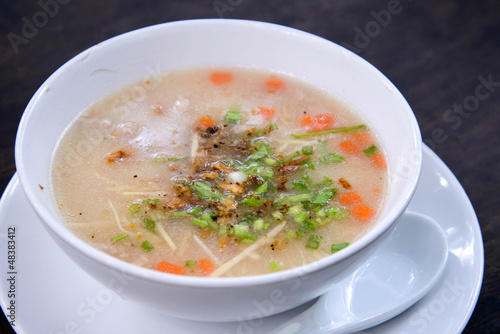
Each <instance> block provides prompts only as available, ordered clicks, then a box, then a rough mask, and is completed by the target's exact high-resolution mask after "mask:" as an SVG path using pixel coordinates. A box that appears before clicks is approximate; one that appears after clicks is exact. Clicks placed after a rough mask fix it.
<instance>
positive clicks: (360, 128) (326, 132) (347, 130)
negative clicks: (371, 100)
mask: <svg viewBox="0 0 500 334" xmlns="http://www.w3.org/2000/svg"><path fill="white" fill-rule="evenodd" d="M364 130H366V125H364V124H361V125H355V126H344V127H340V128H333V129H328V130H320V131H312V132H305V133H292V137H295V138H310V137H316V136H324V135H329V134H335V133H350V132H359V131H364Z"/></svg>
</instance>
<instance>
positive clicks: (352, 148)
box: [339, 140, 360, 154]
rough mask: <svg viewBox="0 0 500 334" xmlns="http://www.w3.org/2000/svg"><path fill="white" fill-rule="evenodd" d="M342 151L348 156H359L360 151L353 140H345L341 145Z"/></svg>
mask: <svg viewBox="0 0 500 334" xmlns="http://www.w3.org/2000/svg"><path fill="white" fill-rule="evenodd" d="M339 147H340V150H341V151H342V152H344V153H347V154H358V153H359V152H360V149H359V147H358V145H356V143H355V142H353V141H352V140H344V141H343V142H341V143H340V144H339Z"/></svg>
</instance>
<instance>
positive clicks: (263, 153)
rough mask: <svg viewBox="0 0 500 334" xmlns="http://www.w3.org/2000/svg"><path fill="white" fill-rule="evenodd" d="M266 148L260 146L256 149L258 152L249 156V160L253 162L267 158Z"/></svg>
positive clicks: (267, 151)
mask: <svg viewBox="0 0 500 334" xmlns="http://www.w3.org/2000/svg"><path fill="white" fill-rule="evenodd" d="M268 148H269V147H268V146H267V145H261V146H260V147H259V148H258V150H257V151H256V152H255V153H253V154H252V155H251V156H250V158H252V159H253V160H259V159H262V158H264V157H267V156H269V150H268Z"/></svg>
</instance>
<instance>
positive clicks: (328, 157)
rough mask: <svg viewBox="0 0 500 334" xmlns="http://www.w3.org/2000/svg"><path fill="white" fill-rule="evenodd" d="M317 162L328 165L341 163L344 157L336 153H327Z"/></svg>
mask: <svg viewBox="0 0 500 334" xmlns="http://www.w3.org/2000/svg"><path fill="white" fill-rule="evenodd" d="M318 161H319V162H320V163H322V164H328V163H330V162H342V161H344V157H343V156H341V155H340V154H338V153H328V154H325V155H324V156H321V157H319V159H318Z"/></svg>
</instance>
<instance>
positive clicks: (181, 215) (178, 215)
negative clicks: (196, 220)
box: [170, 211, 188, 218]
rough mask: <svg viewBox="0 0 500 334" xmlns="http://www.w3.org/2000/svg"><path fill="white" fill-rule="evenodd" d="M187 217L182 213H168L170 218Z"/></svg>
mask: <svg viewBox="0 0 500 334" xmlns="http://www.w3.org/2000/svg"><path fill="white" fill-rule="evenodd" d="M187 215H188V214H187V213H186V212H182V211H173V212H171V213H170V216H172V218H186V217H187Z"/></svg>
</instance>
